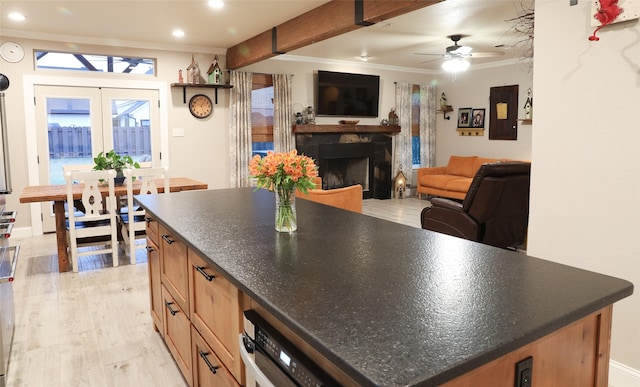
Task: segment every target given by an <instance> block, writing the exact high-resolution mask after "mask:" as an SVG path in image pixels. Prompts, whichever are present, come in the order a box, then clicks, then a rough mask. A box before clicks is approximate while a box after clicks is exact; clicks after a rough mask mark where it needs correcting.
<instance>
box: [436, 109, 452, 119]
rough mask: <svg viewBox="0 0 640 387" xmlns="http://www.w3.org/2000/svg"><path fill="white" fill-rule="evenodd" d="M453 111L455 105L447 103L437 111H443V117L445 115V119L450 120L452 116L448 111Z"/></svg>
mask: <svg viewBox="0 0 640 387" xmlns="http://www.w3.org/2000/svg"><path fill="white" fill-rule="evenodd" d="M452 111H453V106H451V105H446V106H445V107H443V108H442V109H439V110H436V113H442V117H444V119H445V120H450V119H451V116H450V115H449V116H447V113H450V112H452Z"/></svg>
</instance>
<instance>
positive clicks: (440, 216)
mask: <svg viewBox="0 0 640 387" xmlns="http://www.w3.org/2000/svg"><path fill="white" fill-rule="evenodd" d="M530 176H531V163H527V162H521V161H503V162H495V163H490V164H483V165H482V166H481V167H480V169H478V172H477V173H476V175H475V176H474V178H473V181H472V182H471V186H470V187H469V191H468V192H467V195H466V196H465V198H464V201H463V202H462V203H460V202H456V201H454V200H450V199H445V198H433V199H431V204H432V206H431V207H427V208H425V209H423V210H422V213H421V215H420V216H421V223H422V228H424V229H426V230H432V231H437V232H441V233H444V234H449V235H453V236H457V237H460V238H465V239H469V240H472V241H476V242H480V243H484V244H488V245H492V246H498V247H503V248H509V249H515V248H517V247H518V246H520V245H522V244H523V243H524V241H525V238H526V235H527V225H528V223H529V180H530Z"/></svg>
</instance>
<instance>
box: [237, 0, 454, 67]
mask: <svg viewBox="0 0 640 387" xmlns="http://www.w3.org/2000/svg"><path fill="white" fill-rule="evenodd" d="M440 1H443V0H407V1H392V0H352V1H345V0H332V1H330V2H328V3H325V4H323V5H321V6H319V7H317V8H314V9H312V10H311V11H308V12H305V13H303V14H302V15H299V16H296V17H295V18H293V19H290V20H288V21H286V22H284V23H282V24H280V25H278V26H276V27H274V28H272V29H269V30H268V31H265V32H263V33H261V34H258V35H256V36H254V37H252V38H250V39H247V40H245V41H244V42H242V43H239V44H237V45H235V46H233V47H230V48H229V49H227V63H226V67H227V68H228V69H230V70H235V69H238V68H241V67H244V66H248V65H250V64H253V63H257V62H260V61H262V60H265V59H269V58H272V57H274V56H276V55H279V54H282V53H286V52H289V51H292V50H295V49H298V48H301V47H305V46H308V45H310V44H313V43H315V42H319V41H322V40H325V39H329V38H332V37H334V36H338V35H341V34H344V33H346V32H350V31H353V30H356V29H358V28H363V26H366V25H370V24H375V23H379V22H381V21H383V20H387V19H390V18H392V17H396V16H400V15H403V14H405V13H408V12H412V11H415V10H417V9H420V8H424V7H426V6H429V5H432V4H435V3H439V2H440ZM356 10H357V12H356Z"/></svg>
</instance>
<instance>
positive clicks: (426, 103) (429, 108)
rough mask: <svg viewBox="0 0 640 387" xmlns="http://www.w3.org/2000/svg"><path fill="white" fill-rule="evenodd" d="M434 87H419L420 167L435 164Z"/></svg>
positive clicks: (435, 92)
mask: <svg viewBox="0 0 640 387" xmlns="http://www.w3.org/2000/svg"><path fill="white" fill-rule="evenodd" d="M436 96H437V91H436V87H435V86H433V85H420V166H421V167H433V166H435V163H436V98H437V97H436Z"/></svg>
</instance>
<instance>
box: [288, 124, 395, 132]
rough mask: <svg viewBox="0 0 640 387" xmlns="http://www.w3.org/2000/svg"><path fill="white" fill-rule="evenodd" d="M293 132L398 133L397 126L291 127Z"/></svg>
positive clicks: (338, 125) (342, 125) (337, 125)
mask: <svg viewBox="0 0 640 387" xmlns="http://www.w3.org/2000/svg"><path fill="white" fill-rule="evenodd" d="M293 132H294V133H296V134H304V133H400V126H398V125H348V124H336V125H293Z"/></svg>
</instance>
